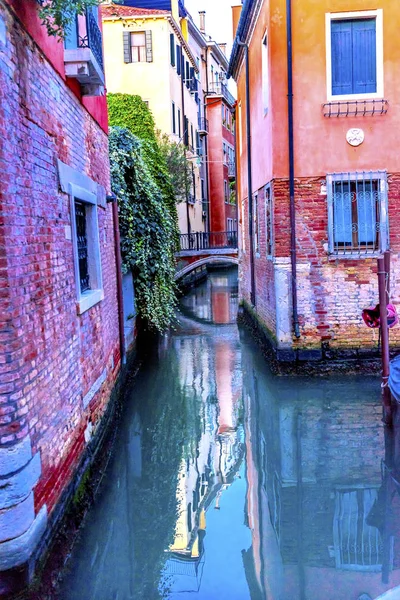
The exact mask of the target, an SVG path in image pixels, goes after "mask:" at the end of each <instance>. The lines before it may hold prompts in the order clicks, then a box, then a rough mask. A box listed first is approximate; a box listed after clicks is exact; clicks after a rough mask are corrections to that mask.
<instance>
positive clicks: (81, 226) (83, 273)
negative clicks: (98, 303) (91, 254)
mask: <svg viewBox="0 0 400 600" xmlns="http://www.w3.org/2000/svg"><path fill="white" fill-rule="evenodd" d="M75 219H76V238H77V248H78V264H79V285H80V290H81V294H83V293H84V292H86V291H87V290H90V278H89V267H88V239H87V227H86V208H85V205H84V204H82V202H77V201H76V200H75Z"/></svg>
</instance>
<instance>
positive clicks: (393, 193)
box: [240, 173, 400, 357]
mask: <svg viewBox="0 0 400 600" xmlns="http://www.w3.org/2000/svg"><path fill="white" fill-rule="evenodd" d="M323 181H324V178H323V177H310V178H297V179H296V182H295V204H296V240H297V243H296V252H297V291H298V313H299V322H300V333H301V337H300V339H299V340H296V339H295V338H294V337H291V338H290V340H291V341H290V343H289V344H288V340H286V345H291V347H292V348H293V349H300V350H302V349H304V350H305V349H311V350H315V351H317V352H320V351H321V348H322V349H323V354H324V355H328V354H329V352H330V351H332V352H333V354H334V353H335V352H336V351H338V350H339V351H341V350H343V355H346V353H347V354H348V356H349V357H351V355H352V351H354V352H356V351H359V350H368V349H376V348H377V344H378V332H377V331H376V330H371V329H368V328H367V327H366V326H365V324H364V322H363V320H362V318H361V313H362V310H363V308H366V307H368V306H374V305H375V304H377V302H378V282H377V262H376V257H371V258H355V259H348V258H346V259H344V258H337V257H335V256H330V255H329V254H328V250H327V244H328V210H327V196H326V195H322V194H321V183H322V182H323ZM388 182H389V195H388V196H389V198H388V199H389V202H388V206H389V231H390V247H391V300H392V302H393V303H394V304H397V303H398V302H399V300H400V297H399V295H400V287H399V281H398V276H397V272H398V256H397V254H398V250H399V248H400V243H399V228H400V213H399V198H400V174H398V173H393V174H390V175H389V176H388ZM266 183H268V182H266ZM271 188H272V198H273V215H274V218H273V230H274V231H273V236H274V251H273V256H272V257H269V258H267V256H266V245H265V244H266V236H265V228H266V219H265V188H264V187H263V188H261V189H260V190H259V191H258V219H259V233H260V251H259V253H255V258H254V260H255V279H256V282H255V283H256V305H255V309H256V313H257V315H258V316H259V318H260V319H261V321H262V322H263V324H265V326H266V327H267V329H268V330H269V332H270V334H271V337H272V338H274V340H276V339H277V342H278V345H279V334H278V333H277V329H276V328H277V323H276V315H277V294H278V296H279V291H278V290H277V285H276V278H277V269H279V268H282V267H283V268H284V269H285V271H286V274H287V280H288V283H287V286H286V295H287V298H288V299H289V302H287V303H286V305H285V307H286V308H285V309H286V312H287V318H288V320H289V321H291V298H290V294H291V292H290V220H289V190H288V181H287V180H283V179H276V180H274V181H272V182H271ZM247 215H248V200H247V199H245V201H244V203H243V210H242V211H241V218H242V221H243V216H244V217H245V219H244V222H242V228H243V229H242V231H244V236H245V240H244V241H242V261H241V267H240V281H241V295H242V297H243V298H244V300H245V301H246V302H247V303H250V258H249V239H248V234H247V232H248V218H247ZM278 308H279V307H278ZM278 312H279V311H278ZM390 339H391V344H392V345H393V346H394V347H397V346H398V345H399V343H400V330H399V329H398V328H395V329H393V330H392V331H391V333H390ZM316 356H317V354H316Z"/></svg>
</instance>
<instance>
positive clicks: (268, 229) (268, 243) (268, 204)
mask: <svg viewBox="0 0 400 600" xmlns="http://www.w3.org/2000/svg"><path fill="white" fill-rule="evenodd" d="M272 217H273V214H272V194H271V186H270V185H267V186H265V247H266V251H267V252H266V253H267V257H269V258H271V257H272V252H273V249H272V231H273V218H272Z"/></svg>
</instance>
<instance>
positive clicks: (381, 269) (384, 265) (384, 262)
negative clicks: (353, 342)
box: [378, 252, 392, 424]
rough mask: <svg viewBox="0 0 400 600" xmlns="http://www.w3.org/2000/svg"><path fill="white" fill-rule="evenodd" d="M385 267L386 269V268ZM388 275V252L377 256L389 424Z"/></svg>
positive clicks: (388, 420) (387, 420)
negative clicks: (380, 256) (381, 256)
mask: <svg viewBox="0 0 400 600" xmlns="http://www.w3.org/2000/svg"><path fill="white" fill-rule="evenodd" d="M386 269H387V270H386ZM389 276H390V254H389V252H385V255H384V258H378V286H379V310H380V329H381V348H382V404H383V420H384V422H385V423H387V424H389V423H391V420H392V407H391V394H390V389H389V386H388V380H389V329H388V323H387V304H388V297H389V293H388V292H389V288H388V280H389Z"/></svg>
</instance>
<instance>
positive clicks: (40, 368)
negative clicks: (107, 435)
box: [0, 1, 120, 596]
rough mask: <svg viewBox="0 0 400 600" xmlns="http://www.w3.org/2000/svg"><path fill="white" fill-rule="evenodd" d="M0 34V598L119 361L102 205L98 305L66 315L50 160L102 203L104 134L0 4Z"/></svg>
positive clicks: (67, 272) (68, 266) (68, 278)
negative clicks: (1, 482) (18, 547)
mask: <svg viewBox="0 0 400 600" xmlns="http://www.w3.org/2000/svg"><path fill="white" fill-rule="evenodd" d="M0 25H1V39H0V122H1V130H2V138H3V139H2V144H1V146H0V165H1V172H2V177H1V184H0V191H1V195H0V205H1V206H0V214H1V222H0V244H1V257H0V288H1V292H0V294H1V319H0V321H1V333H0V335H1V341H2V350H1V353H0V363H1V364H0V372H1V386H0V477H3V478H5V480H6V481H8V482H9V485H11V488H12V492H11V495H10V493H7V489H5V488H7V485H6V486H5V488H4V487H3V488H2V489H1V490H0V519H1V525H3V523H8V522H10V523H12V524H13V525H11V526H10V527H11V529H10V531H8V532H7V535H6V534H5V533H4V534H3V535H2V534H1V532H2V531H5V530H3V529H2V526H0V536H1V538H0V596H1V594H2V592H5V591H6V590H7V585H8V583H7V582H9V581H10V579H9V577H8V576H7V572H8V573H9V572H10V569H13V568H14V567H19V566H21V564H25V563H26V562H27V561H28V560H29V557H30V555H31V553H32V551H33V550H34V547H35V546H36V545H37V543H38V541H39V539H40V537H41V535H42V534H43V532H44V530H45V528H46V524H47V523H48V522H49V521H50V520H51V518H52V517H51V515H52V513H53V511H54V508H55V507H56V505H57V502H58V500H59V498H60V496H61V494H62V492H63V490H64V489H65V487H66V486H67V485H68V483H69V482H70V481H71V478H72V476H73V474H74V471H75V468H76V465H77V464H78V461H79V459H80V457H81V455H82V452H83V449H84V447H85V444H86V442H87V441H88V440H89V438H90V431H91V427H89V428H88V423H89V420H90V421H91V423H92V425H94V428H96V424H97V423H98V422H99V419H100V417H101V416H102V414H103V413H104V411H105V408H106V406H107V403H108V400H109V397H110V393H111V389H112V388H113V385H114V383H115V381H116V377H117V374H118V371H119V364H120V355H119V337H118V310H117V295H116V270H115V252H114V234H113V220H112V210H111V205H107V204H106V203H105V202H99V203H98V207H97V212H98V228H99V238H100V254H101V265H102V278H103V289H104V299H103V300H102V301H101V302H99V303H97V304H96V305H95V306H93V307H92V308H90V309H89V310H87V311H86V312H84V313H83V314H81V315H78V314H77V306H76V304H77V303H76V300H77V298H76V282H75V275H74V259H73V242H72V241H71V212H70V198H69V196H68V194H66V193H62V192H61V191H60V184H59V173H58V169H57V159H58V160H60V161H62V163H64V164H66V165H68V166H69V167H71V168H72V169H73V170H74V172H76V173H77V174H78V175H79V174H82V175H83V177H85V176H87V177H88V178H90V180H91V182H92V184H93V185H97V188H98V190H99V197H102V198H103V199H104V198H105V194H106V193H108V192H109V190H110V180H109V160H108V141H107V135H106V133H105V132H104V130H103V129H102V128H101V127H100V126H99V124H98V122H96V121H95V120H94V119H93V117H92V116H91V114H90V113H89V112H88V110H87V109H86V108H85V107H84V106H83V104H82V101H81V100H80V98H79V97H77V95H76V94H74V93H73V91H72V90H71V89H70V87H69V86H68V85H67V84H66V82H65V80H63V78H62V77H61V76H60V75H59V74H58V73H57V72H56V70H55V69H54V68H53V66H52V65H51V64H50V62H49V61H48V59H47V58H46V56H45V55H44V54H43V53H42V51H41V50H40V49H39V48H38V46H37V45H36V44H35V42H34V41H33V39H32V38H31V37H29V35H28V34H27V33H26V31H25V29H24V28H23V27H22V25H21V23H20V21H19V20H18V19H17V18H16V16H15V14H14V13H13V12H12V11H11V10H10V8H9V7H8V6H7V5H6V4H5V3H4V2H3V1H1V2H0ZM85 397H86V399H87V400H88V402H89V403H88V405H87V406H86V402H85ZM89 400H90V401H89ZM85 406H86V407H85ZM85 433H86V442H85ZM10 482H11V483H10ZM27 482H29V483H27ZM24 507H25V508H24ZM21 515H22V516H21ZM18 541H19V542H20V543H21V544H22V547H23V551H22V552H20V553H19V555H17V556H15V555H14V554H13V553H14V552H15V549H14V547H13V542H18Z"/></svg>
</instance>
